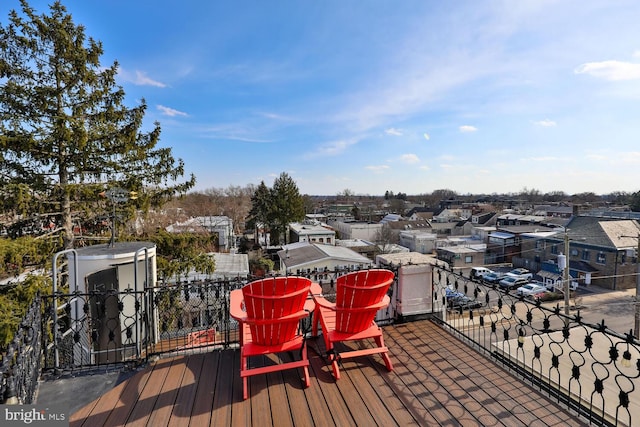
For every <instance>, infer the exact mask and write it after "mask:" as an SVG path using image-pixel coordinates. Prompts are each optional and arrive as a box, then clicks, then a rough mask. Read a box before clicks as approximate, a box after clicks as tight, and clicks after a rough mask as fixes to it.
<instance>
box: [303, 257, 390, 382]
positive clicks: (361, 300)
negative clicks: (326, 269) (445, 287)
mask: <svg viewBox="0 0 640 427" xmlns="http://www.w3.org/2000/svg"><path fill="white" fill-rule="evenodd" d="M393 278H394V274H393V272H392V271H389V270H384V269H372V270H362V271H356V272H352V273H348V274H346V275H344V276H340V277H338V279H337V280H336V302H335V303H331V302H329V301H327V300H326V299H325V298H323V297H322V296H318V295H316V292H313V294H314V295H313V299H314V301H315V303H316V307H315V311H314V319H313V335H314V336H317V335H318V324H320V325H321V326H322V335H323V337H324V343H325V348H326V350H327V355H328V357H329V361H330V362H331V364H332V367H333V376H334V377H335V379H336V380H338V379H340V370H339V368H338V363H339V361H340V359H347V358H352V357H358V356H365V355H370V354H376V353H380V355H381V356H382V359H383V360H384V363H385V365H386V367H387V370H389V371H391V370H392V369H393V365H392V363H391V359H390V358H389V354H388V353H389V349H388V348H387V347H385V345H384V339H383V337H382V329H381V328H380V327H379V326H378V325H376V323H375V316H376V313H377V311H378V310H380V309H381V308H384V307H386V306H388V305H389V296H387V291H388V289H389V286H390V285H391V283H392V282H393ZM368 338H373V340H374V342H375V347H371V348H366V349H361V350H349V349H345V350H343V351H340V352H339V353H338V351H337V349H336V347H335V344H336V343H338V342H343V341H355V340H363V339H368Z"/></svg>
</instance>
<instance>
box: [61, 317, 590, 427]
mask: <svg viewBox="0 0 640 427" xmlns="http://www.w3.org/2000/svg"><path fill="white" fill-rule="evenodd" d="M384 335H385V337H384V338H385V342H386V345H387V346H388V347H389V349H390V355H391V359H392V362H393V365H394V370H393V371H392V372H388V371H387V370H386V368H385V366H384V363H383V362H382V359H381V358H380V357H379V355H372V356H367V357H358V358H354V359H346V360H345V361H344V362H343V367H342V369H341V378H340V380H338V381H335V379H334V378H333V376H332V372H331V366H330V365H328V364H327V363H326V360H325V359H324V357H323V353H324V342H323V340H322V338H315V339H310V340H309V341H308V344H309V345H308V354H309V361H310V369H309V371H310V375H311V386H310V387H309V388H304V384H303V381H302V370H301V369H291V370H286V371H278V372H273V373H270V374H267V375H257V376H252V377H250V378H249V394H250V396H249V398H248V399H247V400H243V399H242V380H241V379H240V370H239V364H240V357H239V351H238V350H237V349H227V350H221V349H213V350H211V351H209V352H199V353H197V354H185V355H182V356H173V357H171V358H166V359H165V358H162V359H159V360H157V361H155V362H154V363H152V364H150V365H149V366H147V367H146V368H145V369H144V370H142V371H141V372H139V373H137V374H136V375H134V376H133V377H131V378H129V379H128V380H126V381H125V382H123V383H120V384H119V385H117V386H116V387H114V388H113V389H112V390H110V391H109V392H107V393H106V394H105V395H103V396H102V397H100V398H99V399H97V400H95V401H93V402H91V403H90V404H88V405H86V406H85V407H83V408H81V409H80V410H79V411H77V412H76V413H74V414H72V416H71V420H70V421H71V422H70V426H72V427H80V426H91V427H94V426H100V425H103V426H108V427H111V426H117V425H126V426H133V425H153V426H154V427H156V426H159V427H160V426H168V425H179V426H187V425H189V426H206V425H211V426H225V425H229V426H261V427H262V426H277V427H280V426H294V425H309V426H311V425H315V426H319V427H323V426H344V425H384V426H388V425H389V426H392V425H397V426H409V425H429V426H432V425H433V426H458V425H464V426H474V425H477V426H481V425H493V426H536V425H538V426H543V425H545V426H546V425H557V426H560V425H562V426H579V425H585V423H583V422H582V421H580V420H579V419H577V418H576V416H575V414H571V413H569V412H568V411H567V410H566V408H563V407H561V406H560V405H559V404H557V402H553V401H551V400H550V399H549V398H547V397H545V396H544V395H543V394H541V393H540V392H539V391H537V390H535V389H534V388H532V387H531V386H529V385H528V384H526V383H523V382H522V380H521V379H519V378H517V377H515V376H514V375H513V374H511V373H510V372H508V371H506V370H505V369H503V368H502V367H501V366H499V365H497V364H496V363H494V362H493V361H492V360H490V359H488V358H486V357H485V356H483V355H482V354H480V353H477V352H476V351H474V350H473V349H471V348H470V347H468V346H467V345H466V344H465V343H463V342H462V341H460V340H458V339H456V338H455V337H454V336H452V335H451V334H449V333H448V332H447V331H445V330H444V329H442V328H441V327H440V326H438V325H437V324H435V323H433V322H431V321H428V320H425V321H419V322H412V323H406V324H399V325H393V326H387V327H385V328H384ZM346 345H348V346H353V347H356V346H359V345H361V344H358V343H347V344H346ZM362 345H364V346H369V345H371V344H367V343H364V344H362ZM281 357H284V358H286V359H288V360H289V358H291V357H297V355H293V356H292V355H287V354H284V355H281ZM276 362H278V359H276V358H275V356H267V357H257V358H254V359H253V360H252V362H251V363H252V365H256V364H258V365H259V364H271V363H276Z"/></svg>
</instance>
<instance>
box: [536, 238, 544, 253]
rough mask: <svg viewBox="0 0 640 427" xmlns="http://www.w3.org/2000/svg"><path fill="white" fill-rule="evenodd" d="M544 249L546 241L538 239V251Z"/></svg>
mask: <svg viewBox="0 0 640 427" xmlns="http://www.w3.org/2000/svg"><path fill="white" fill-rule="evenodd" d="M542 249H544V241H543V240H538V241H536V251H538V252H539V251H541V250H542Z"/></svg>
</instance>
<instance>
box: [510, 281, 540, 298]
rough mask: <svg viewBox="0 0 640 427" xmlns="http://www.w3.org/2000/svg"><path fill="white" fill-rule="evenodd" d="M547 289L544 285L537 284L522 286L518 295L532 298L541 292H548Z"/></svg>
mask: <svg viewBox="0 0 640 427" xmlns="http://www.w3.org/2000/svg"><path fill="white" fill-rule="evenodd" d="M546 291H547V287H546V286H544V285H538V284H537V283H527V284H526V285H522V286H520V287H519V288H518V289H516V294H518V295H522V296H525V297H532V296H534V295H536V294H539V293H540V292H546Z"/></svg>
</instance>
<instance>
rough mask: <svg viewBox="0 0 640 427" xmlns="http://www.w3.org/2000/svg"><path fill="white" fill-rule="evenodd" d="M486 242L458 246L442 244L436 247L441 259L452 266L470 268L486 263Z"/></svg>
mask: <svg viewBox="0 0 640 427" xmlns="http://www.w3.org/2000/svg"><path fill="white" fill-rule="evenodd" d="M486 249H487V245H486V244H485V243H475V244H466V245H456V246H442V247H438V249H436V253H437V257H438V259H439V260H441V261H444V262H446V263H447V264H449V267H451V268H469V267H473V266H478V265H485V251H486Z"/></svg>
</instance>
